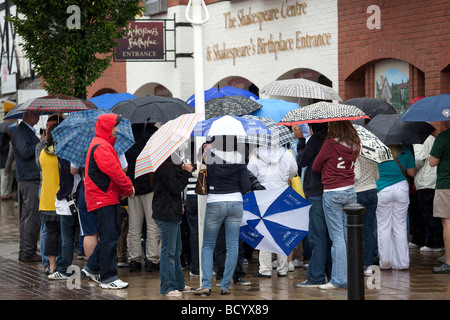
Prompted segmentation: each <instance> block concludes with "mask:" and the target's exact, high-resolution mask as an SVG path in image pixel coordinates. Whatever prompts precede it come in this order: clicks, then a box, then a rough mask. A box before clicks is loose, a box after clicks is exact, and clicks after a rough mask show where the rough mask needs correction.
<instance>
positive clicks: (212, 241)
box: [195, 136, 250, 295]
mask: <svg viewBox="0 0 450 320" xmlns="http://www.w3.org/2000/svg"><path fill="white" fill-rule="evenodd" d="M227 138H228V139H227ZM211 148H212V149H211V150H210V151H208V152H207V154H206V161H205V162H206V163H207V171H208V187H209V191H208V196H207V198H206V213H205V222H204V231H203V246H202V252H201V268H202V287H201V288H198V289H197V290H195V293H196V294H200V295H201V294H205V295H211V278H212V273H213V253H214V248H215V245H216V240H217V235H218V233H219V230H220V226H221V225H222V223H224V224H225V239H226V247H227V253H226V258H225V270H224V273H223V278H222V281H221V282H220V289H221V292H220V293H221V294H229V293H230V291H229V289H228V287H229V286H230V285H231V278H232V277H233V273H234V270H235V268H236V263H237V258H238V253H239V252H238V251H239V229H240V224H241V220H242V215H243V202H242V194H245V193H247V192H248V191H250V178H249V174H248V170H247V166H246V165H245V159H244V156H243V155H242V154H241V153H239V152H237V151H236V150H237V139H236V137H230V136H229V137H226V136H225V137H222V138H217V137H216V138H215V139H214V141H213V143H212V144H211Z"/></svg>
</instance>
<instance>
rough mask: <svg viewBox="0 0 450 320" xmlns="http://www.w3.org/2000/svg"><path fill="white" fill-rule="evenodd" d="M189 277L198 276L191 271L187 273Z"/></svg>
mask: <svg viewBox="0 0 450 320" xmlns="http://www.w3.org/2000/svg"><path fill="white" fill-rule="evenodd" d="M189 276H191V277H199V276H200V275H199V274H195V273H192V271H189Z"/></svg>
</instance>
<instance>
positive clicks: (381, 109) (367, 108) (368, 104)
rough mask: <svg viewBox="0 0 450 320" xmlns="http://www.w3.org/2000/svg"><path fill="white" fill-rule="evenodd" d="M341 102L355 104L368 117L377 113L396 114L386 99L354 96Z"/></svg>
mask: <svg viewBox="0 0 450 320" xmlns="http://www.w3.org/2000/svg"><path fill="white" fill-rule="evenodd" d="M343 104H348V105H350V106H355V107H357V108H358V109H360V110H362V111H363V112H364V113H365V114H367V115H368V116H369V117H370V118H373V117H375V116H376V115H377V114H396V113H397V111H396V110H395V109H394V107H393V106H391V105H390V104H389V103H387V102H386V101H383V100H380V99H375V98H365V97H363V98H354V99H350V100H347V101H344V102H343Z"/></svg>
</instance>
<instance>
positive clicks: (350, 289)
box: [343, 203, 366, 300]
mask: <svg viewBox="0 0 450 320" xmlns="http://www.w3.org/2000/svg"><path fill="white" fill-rule="evenodd" d="M343 210H344V212H345V214H346V215H347V226H346V227H347V299H348V300H364V260H363V224H362V216H363V214H364V212H365V211H366V208H365V207H364V206H363V205H361V204H359V203H350V204H348V205H345V206H344V208H343Z"/></svg>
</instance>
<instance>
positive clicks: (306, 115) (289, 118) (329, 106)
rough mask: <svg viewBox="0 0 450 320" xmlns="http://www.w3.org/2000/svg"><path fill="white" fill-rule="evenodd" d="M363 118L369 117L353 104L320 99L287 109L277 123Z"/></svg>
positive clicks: (291, 123) (292, 123) (287, 124)
mask: <svg viewBox="0 0 450 320" xmlns="http://www.w3.org/2000/svg"><path fill="white" fill-rule="evenodd" d="M363 118H369V116H367V115H366V114H365V113H364V112H363V111H361V110H359V109H358V108H357V107H355V106H349V105H346V104H340V103H332V102H325V101H321V102H317V103H313V104H310V105H307V106H305V107H303V108H299V109H295V110H291V111H289V112H288V113H287V114H286V115H285V116H284V117H283V119H281V121H280V122H279V123H278V125H286V126H291V125H294V124H300V123H319V122H329V121H342V120H357V119H363Z"/></svg>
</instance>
